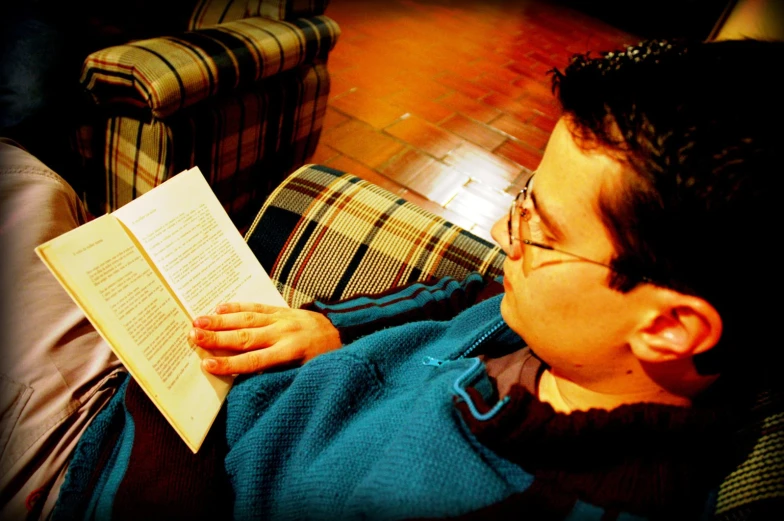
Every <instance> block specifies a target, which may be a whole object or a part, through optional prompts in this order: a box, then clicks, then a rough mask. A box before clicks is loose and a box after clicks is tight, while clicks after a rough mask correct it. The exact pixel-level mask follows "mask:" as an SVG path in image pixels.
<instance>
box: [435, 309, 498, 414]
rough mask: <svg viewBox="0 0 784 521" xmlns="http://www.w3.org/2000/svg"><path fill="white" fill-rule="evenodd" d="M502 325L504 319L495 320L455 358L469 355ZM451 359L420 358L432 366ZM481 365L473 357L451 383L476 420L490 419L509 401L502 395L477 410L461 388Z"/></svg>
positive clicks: (440, 364) (442, 363) (480, 362)
mask: <svg viewBox="0 0 784 521" xmlns="http://www.w3.org/2000/svg"><path fill="white" fill-rule="evenodd" d="M503 325H504V321H503V320H499V321H498V322H496V323H495V324H494V325H493V327H491V328H490V329H488V330H487V331H486V332H485V333H484V334H483V335H482V336H480V337H479V338H478V339H477V340H476V341H475V342H474V343H473V344H471V347H469V348H468V349H466V350H465V351H464V352H463V354H462V355H460V356H459V357H457V359H456V360H461V359H464V358H466V357H467V356H469V355H470V354H471V353H473V352H474V351H475V350H476V349H477V348H478V347H479V346H480V345H482V344H483V343H484V342H486V341H487V340H488V339H490V338H491V337H492V336H493V335H495V334H496V333H497V332H498V331H499V330H500V329H501V328H502V327H503ZM451 361H453V360H439V359H438V358H433V357H432V356H426V357H425V358H424V360H422V363H423V364H424V365H429V366H433V367H439V366H442V365H444V364H445V363H446V362H451ZM481 365H482V361H481V360H479V359H478V358H475V359H474V361H473V363H472V364H471V367H469V368H468V369H466V371H465V372H464V373H463V374H461V375H460V376H458V377H457V379H455V383H454V384H452V388H453V389H454V391H455V393H457V395H458V396H460V397H461V398H462V399H463V401H464V402H465V403H466V405H467V406H468V410H469V411H470V412H471V415H472V416H473V417H474V418H475V419H477V420H478V421H487V420H489V419H491V418H492V417H493V416H495V415H496V414H498V411H500V410H501V407H503V406H504V405H505V404H506V403H507V402H509V397H508V396H504V397H503V398H502V399H501V400H500V401H499V402H498V403H496V404H495V405H494V406H493V408H492V409H490V410H489V411H487V412H486V413H480V412H479V410H478V409H477V408H476V406H475V405H474V402H473V400H471V396H469V395H468V393H467V392H466V391H465V389H464V388H463V382H464V381H466V380H468V379H469V378H471V377H472V376H473V375H474V373H476V371H477V370H478V369H479V367H480V366H481Z"/></svg>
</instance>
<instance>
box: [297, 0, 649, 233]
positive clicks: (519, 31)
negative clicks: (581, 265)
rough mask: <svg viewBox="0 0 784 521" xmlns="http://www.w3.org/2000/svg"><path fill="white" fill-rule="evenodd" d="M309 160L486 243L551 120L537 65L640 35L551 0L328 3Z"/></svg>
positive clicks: (552, 109)
mask: <svg viewBox="0 0 784 521" xmlns="http://www.w3.org/2000/svg"><path fill="white" fill-rule="evenodd" d="M326 14H327V15H328V16H330V17H331V18H333V19H334V20H335V21H336V22H338V24H339V25H340V28H341V31H342V34H341V36H340V39H339V41H338V44H337V46H336V47H335V49H334V51H333V52H332V54H331V55H330V59H329V65H328V67H329V71H330V74H331V78H332V90H331V93H330V99H329V105H328V109H327V118H326V121H325V125H324V132H323V134H322V137H321V141H320V144H319V148H318V150H317V151H316V154H315V157H314V158H313V159H312V161H313V162H315V163H321V164H325V165H328V166H331V167H334V168H337V169H341V170H345V171H348V172H351V173H353V174H355V175H357V176H359V177H362V178H364V179H367V180H369V181H373V182H375V183H376V184H379V185H381V186H383V187H385V188H387V189H389V190H391V191H392V192H395V193H397V194H399V195H400V196H401V197H403V198H405V199H407V200H410V201H412V202H415V203H417V204H419V205H420V206H423V207H425V208H427V209H429V210H431V211H433V212H436V213H438V214H439V215H442V216H443V217H445V218H447V219H449V220H451V221H452V222H454V223H455V224H458V225H460V226H462V227H464V228H466V229H468V230H471V231H472V232H474V233H476V234H477V235H479V236H481V237H485V238H488V239H489V238H490V233H489V230H490V226H491V225H492V223H493V222H494V221H495V220H496V219H498V218H499V217H500V216H502V215H503V214H504V213H505V212H506V211H507V208H508V205H509V203H510V201H511V199H512V197H513V194H515V193H516V192H517V190H519V188H520V186H521V184H522V182H523V180H524V179H525V178H526V176H527V173H528V172H529V169H534V168H536V166H537V164H538V162H539V160H540V159H541V156H542V151H543V149H544V147H545V144H546V143H547V137H548V134H549V132H550V131H551V130H552V128H553V125H554V124H555V121H556V118H557V107H556V106H555V104H554V102H553V100H552V94H551V92H550V83H549V77H548V76H547V74H546V71H547V70H548V69H550V68H552V67H554V66H555V67H563V66H564V65H566V63H567V62H568V59H569V57H570V56H571V55H572V54H574V53H576V52H584V51H587V50H593V51H601V50H608V49H611V48H616V47H620V46H624V45H628V44H631V43H634V42H636V41H637V40H638V39H639V38H636V37H634V36H633V35H629V34H627V33H623V32H622V31H620V30H617V29H615V28H613V27H611V26H609V25H607V24H605V23H602V22H600V21H599V20H596V19H593V18H590V17H588V16H586V15H584V14H582V13H579V12H577V11H573V10H568V9H565V8H563V7H555V6H553V5H552V3H550V2H545V1H543V0H541V1H502V0H490V1H480V0H462V1H461V0H422V1H411V0H383V1H382V0H371V1H367V0H363V1H360V0H331V3H330V4H329V7H328V8H327V12H326Z"/></svg>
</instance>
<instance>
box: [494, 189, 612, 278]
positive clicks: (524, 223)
mask: <svg viewBox="0 0 784 521" xmlns="http://www.w3.org/2000/svg"><path fill="white" fill-rule="evenodd" d="M533 178H534V176H533V175H532V176H531V177H530V178H529V179H528V182H527V183H526V185H525V188H523V189H522V190H520V192H519V193H518V194H517V197H515V200H514V201H513V202H512V206H511V208H509V221H508V223H507V226H508V231H509V251H510V253H511V254H512V257H513V258H515V259H519V258H520V256H522V257H523V258H526V257H528V255H529V253H528V252H527V251H525V250H526V248H525V247H526V246H531V247H534V248H541V249H543V250H549V251H557V252H559V253H563V254H564V255H569V256H570V257H574V258H575V259H578V260H581V261H583V262H590V263H591V264H596V265H598V266H604V267H605V268H608V269H610V270H612V271H615V269H614V268H613V267H612V266H610V265H609V264H605V263H604V262H599V261H595V260H591V259H587V258H585V257H583V256H582V255H577V254H576V253H571V252H568V251H564V250H560V249H558V248H554V247H553V246H550V245H549V244H544V243H541V242H536V241H532V240H531V229H530V227H529V225H528V221H530V220H531V217H532V215H531V211H530V210H529V209H528V208H525V206H524V205H525V202H526V200H527V199H528V193H529V192H530V191H531V183H532V181H533Z"/></svg>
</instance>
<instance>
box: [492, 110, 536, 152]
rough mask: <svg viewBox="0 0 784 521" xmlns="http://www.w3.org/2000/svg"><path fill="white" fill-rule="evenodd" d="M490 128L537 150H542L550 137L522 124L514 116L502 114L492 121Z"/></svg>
mask: <svg viewBox="0 0 784 521" xmlns="http://www.w3.org/2000/svg"><path fill="white" fill-rule="evenodd" d="M490 126H492V127H494V128H497V129H498V130H500V131H502V132H505V133H506V134H508V135H509V136H512V137H513V138H515V139H517V140H519V141H521V142H523V143H526V144H527V145H529V146H531V147H532V148H535V149H537V150H544V147H545V145H547V140H548V139H549V138H550V135H549V134H548V133H547V132H544V131H542V130H540V129H539V128H537V127H535V126H533V125H528V124H526V123H523V122H522V121H520V120H519V119H517V118H515V117H514V116H510V115H508V114H504V115H503V116H501V117H500V118H498V119H496V120H493V122H492V123H491V124H490Z"/></svg>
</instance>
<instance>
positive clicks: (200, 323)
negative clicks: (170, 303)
mask: <svg viewBox="0 0 784 521" xmlns="http://www.w3.org/2000/svg"><path fill="white" fill-rule="evenodd" d="M193 325H194V326H196V327H207V326H209V325H210V319H209V318H207V317H199V318H197V319H196V320H194V321H193Z"/></svg>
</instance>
